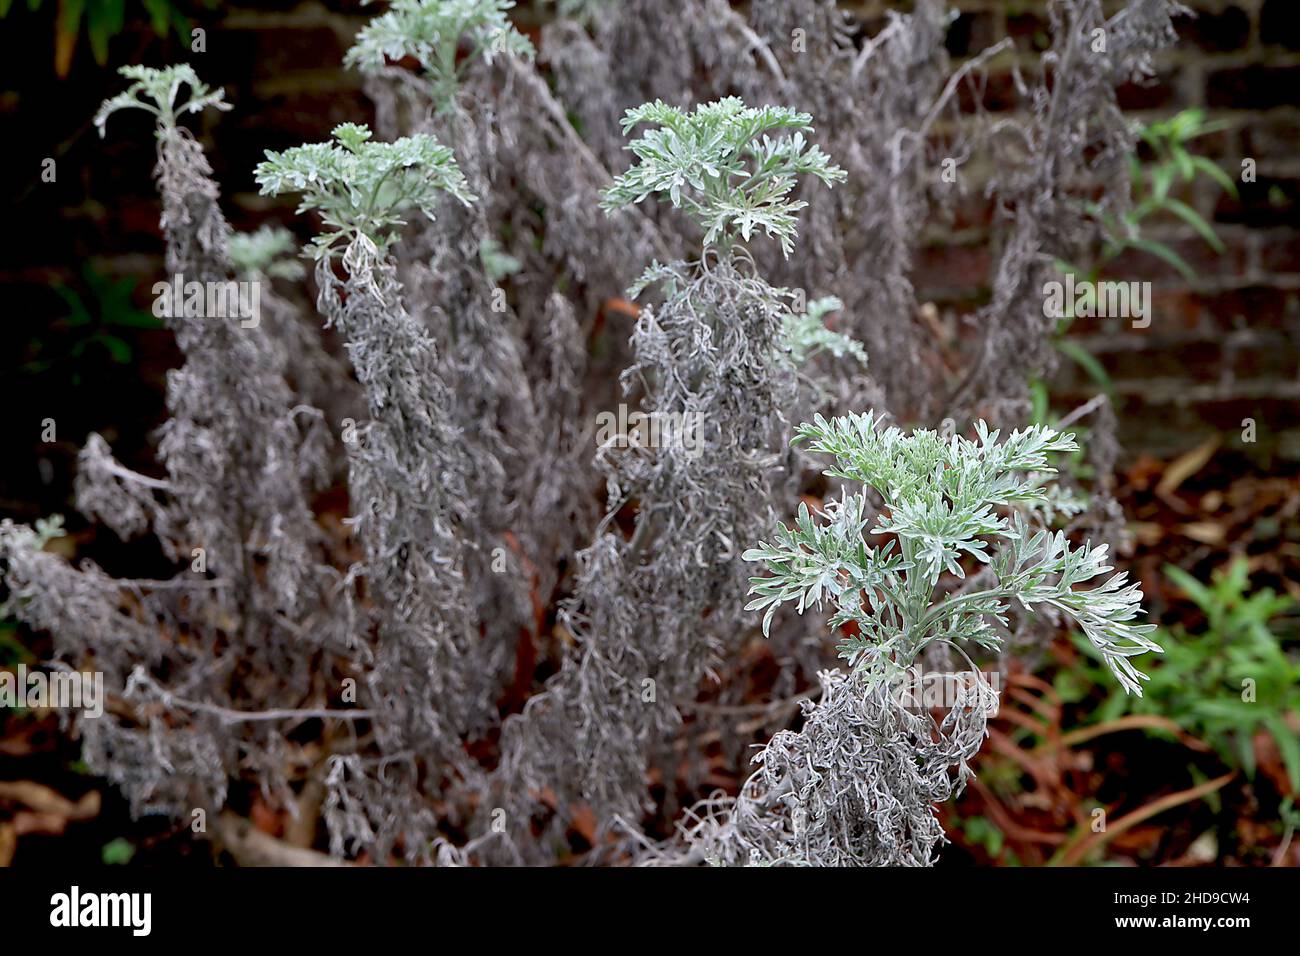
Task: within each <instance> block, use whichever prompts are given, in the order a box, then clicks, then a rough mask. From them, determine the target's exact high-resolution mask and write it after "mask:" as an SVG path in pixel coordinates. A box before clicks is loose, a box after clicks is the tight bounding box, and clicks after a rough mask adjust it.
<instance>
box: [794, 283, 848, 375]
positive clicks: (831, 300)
mask: <svg viewBox="0 0 1300 956" xmlns="http://www.w3.org/2000/svg"><path fill="white" fill-rule="evenodd" d="M843 308H844V303H843V302H841V301H840V300H839V299H837V298H835V296H833V295H829V296H825V297H823V298H820V299H813V300H812V301H811V302H809V303H808V307H807V308H806V309H804V311H803V312H787V313H786V315H785V318H784V321H783V327H782V333H783V335H784V337H785V342H786V345H787V347H788V348H789V349H790V355H791V357H792V358H793V359H794V360H795V362H796V363H798V364H799V365H802V364H804V363H805V362H807V361H808V360H809V359H811V358H813V357H814V356H816V355H819V354H820V353H822V352H829V353H830V354H831V355H833V356H835V357H836V358H843V357H844V356H846V355H847V356H850V357H852V358H853V359H855V360H856V361H857V362H858V363H859V364H860V365H862V366H863V367H866V366H867V364H868V362H867V350H866V349H864V348H863V347H862V344H861V343H860V342H858V341H857V340H856V339H852V338H849V336H847V335H844V334H842V333H840V332H836V331H834V330H832V329H830V328H828V327H827V325H826V319H825V317H826V316H827V315H828V314H829V313H832V312H839V311H841V310H842V309H843Z"/></svg>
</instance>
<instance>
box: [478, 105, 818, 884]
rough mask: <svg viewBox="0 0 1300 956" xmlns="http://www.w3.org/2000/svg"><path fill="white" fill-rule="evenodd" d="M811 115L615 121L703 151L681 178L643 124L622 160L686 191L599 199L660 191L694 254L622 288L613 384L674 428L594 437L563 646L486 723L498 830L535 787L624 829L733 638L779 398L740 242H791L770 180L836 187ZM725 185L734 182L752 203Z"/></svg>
mask: <svg viewBox="0 0 1300 956" xmlns="http://www.w3.org/2000/svg"><path fill="white" fill-rule="evenodd" d="M809 119H810V118H809V117H807V116H804V115H802V114H798V113H795V112H794V111H791V110H787V109H762V110H749V109H747V108H746V107H745V106H744V104H743V103H741V102H739V101H736V100H728V101H725V102H721V103H715V104H709V105H706V106H702V107H700V108H699V109H698V110H696V111H695V112H693V113H691V114H686V113H683V112H681V111H677V110H672V109H670V108H668V107H665V106H663V105H662V104H658V105H651V106H648V107H646V108H644V109H642V110H639V111H635V112H634V113H630V114H629V117H628V120H629V127H630V126H631V125H635V124H636V123H639V122H645V121H648V122H653V123H663V124H665V126H664V128H665V129H670V130H672V131H673V133H675V134H676V135H677V136H679V137H680V138H681V139H680V144H682V145H683V148H684V144H686V143H689V144H691V145H692V146H694V147H697V148H699V149H701V150H707V149H711V150H712V152H710V153H709V156H710V157H711V158H712V160H713V162H714V163H715V170H714V172H713V176H714V177H715V178H713V179H710V180H707V181H703V182H700V183H698V184H693V183H690V178H691V177H693V175H694V174H693V173H692V172H690V171H689V169H688V164H689V162H690V160H689V158H688V157H686V156H685V155H684V154H683V153H682V152H680V151H678V150H677V147H676V146H674V145H673V144H671V143H667V142H665V138H664V137H663V136H660V135H657V131H651V132H650V133H648V134H647V135H646V136H645V137H644V138H643V139H641V140H638V141H636V142H635V143H634V144H633V147H632V148H633V151H634V152H635V153H636V154H637V155H638V156H640V157H642V158H643V162H646V163H654V162H656V159H655V158H654V157H655V156H657V155H670V154H673V155H677V156H678V157H679V159H680V161H681V163H682V168H683V170H687V171H686V172H684V173H683V182H684V183H685V184H686V185H688V186H690V187H691V188H692V189H694V190H696V191H695V192H694V193H691V192H690V190H688V189H684V188H680V187H681V185H682V184H678V183H677V182H676V180H675V178H674V176H673V174H672V173H671V172H669V173H668V174H667V175H665V176H663V177H655V176H653V175H651V174H648V173H647V172H646V171H645V170H641V169H638V168H635V167H634V169H633V170H631V171H629V172H628V173H627V174H625V176H624V177H621V178H620V179H619V180H617V181H616V182H615V183H614V185H613V186H611V188H610V189H609V190H608V192H607V194H606V196H607V206H608V207H610V208H611V209H612V208H613V207H615V206H616V205H617V204H618V203H620V202H636V201H638V200H639V199H643V198H647V197H648V196H649V195H651V194H653V193H658V192H663V193H664V194H665V196H664V198H665V199H666V200H667V201H669V202H673V203H682V204H687V203H689V204H690V209H691V211H692V213H694V214H695V215H696V216H697V217H698V220H699V221H700V223H701V225H703V226H704V227H705V230H706V234H707V236H708V239H707V240H706V242H708V243H710V244H709V245H706V247H705V248H704V249H703V250H702V254H701V257H700V258H699V259H698V260H697V261H695V262H689V263H688V262H674V263H670V264H667V265H660V264H657V263H656V264H654V265H652V266H651V267H650V268H649V269H648V270H647V271H646V273H645V274H644V275H643V277H642V279H641V280H640V281H638V283H637V284H636V285H635V286H634V288H633V290H631V292H630V294H631V295H633V296H638V295H639V294H640V293H641V292H643V291H644V290H645V289H646V288H648V287H649V286H651V285H654V286H655V287H657V288H658V289H659V290H660V295H661V302H660V304H658V305H657V306H650V305H647V306H645V307H644V308H643V309H642V311H641V314H640V317H639V319H638V321H637V325H636V329H635V331H634V333H633V337H632V350H633V354H634V362H633V364H632V366H631V367H630V368H628V369H627V371H626V372H625V373H624V375H623V384H624V388H625V390H626V392H627V394H628V396H629V397H636V396H638V395H639V397H640V407H641V409H642V411H643V412H644V413H646V414H648V415H650V416H651V417H652V419H653V420H655V421H658V422H673V423H677V429H676V431H675V432H673V431H670V432H667V433H666V437H663V438H661V441H660V442H659V444H658V445H657V446H656V445H653V444H647V443H646V442H645V441H629V440H626V438H625V437H624V436H618V435H611V436H606V438H605V444H604V445H603V447H602V448H601V452H600V459H599V460H600V465H601V467H602V470H603V471H604V472H605V474H606V483H607V493H608V505H609V513H608V516H607V518H606V520H605V522H604V523H603V524H602V528H601V530H600V532H599V534H598V536H597V539H596V541H595V542H594V543H593V544H592V545H591V546H590V547H589V548H588V549H586V550H585V551H583V552H582V553H581V554H580V555H579V556H578V564H579V575H578V580H577V581H576V583H575V588H574V596H573V598H572V599H571V600H570V601H569V602H568V603H567V604H566V605H565V608H564V612H563V615H562V618H563V621H564V623H565V625H566V627H567V629H568V631H569V632H570V633H571V634H572V635H573V636H574V638H575V639H576V640H577V645H578V646H577V648H576V650H575V651H574V652H573V653H572V654H570V655H569V656H568V657H567V659H566V660H565V661H564V662H563V666H562V668H561V670H560V672H559V674H557V675H556V676H555V677H554V678H552V679H551V680H550V681H549V682H548V683H547V685H546V688H545V689H544V691H543V692H542V693H540V694H538V695H535V696H534V697H533V698H532V699H531V700H529V701H528V703H527V705H526V707H525V709H524V712H523V714H521V715H520V716H518V717H516V718H512V719H510V720H508V721H507V722H506V724H505V726H504V727H503V730H502V739H501V762H500V766H499V769H498V771H497V773H496V774H495V777H494V780H493V790H492V794H493V799H492V800H491V801H489V802H490V804H491V805H493V806H505V807H507V808H508V812H507V819H508V820H511V821H521V822H524V823H526V822H527V821H529V820H531V819H532V818H533V816H534V815H535V813H534V809H532V808H533V807H535V801H536V797H535V796H533V795H534V794H536V793H537V792H542V791H544V792H548V793H550V794H552V795H553V797H554V806H555V808H556V809H557V810H559V811H560V814H561V815H563V814H564V813H565V812H566V811H567V808H568V807H569V806H571V805H573V804H574V803H577V802H578V801H584V802H586V803H588V804H589V805H590V806H591V807H592V809H593V810H594V811H595V813H596V815H597V818H598V820H599V821H600V826H601V829H602V831H603V830H605V829H606V828H608V827H609V826H610V825H611V824H612V823H614V822H615V821H618V820H621V821H622V822H623V823H624V824H626V825H629V826H632V827H635V826H636V825H637V823H638V821H639V820H640V817H641V815H642V813H643V812H644V811H645V810H646V809H647V807H648V804H647V790H646V773H647V770H648V768H649V767H650V766H651V765H652V764H659V765H663V766H667V767H669V768H671V761H670V760H669V754H670V753H671V751H670V749H669V746H668V745H669V744H670V742H671V739H672V737H673V735H674V734H675V733H676V731H677V730H678V728H679V725H680V722H681V714H680V711H679V706H682V705H689V704H690V702H692V701H693V700H694V698H695V697H696V694H697V693H698V690H699V686H700V683H701V681H702V680H704V679H705V678H706V677H707V676H708V675H709V674H710V673H711V671H712V669H713V668H714V667H715V666H716V665H717V664H718V663H719V662H721V661H722V660H723V659H725V657H727V656H728V654H729V652H730V651H731V650H733V647H734V643H735V641H736V639H737V636H738V635H739V634H740V633H742V629H741V628H740V627H739V626H738V625H739V623H740V619H741V614H742V605H743V596H742V595H743V591H744V583H743V580H742V578H741V568H740V565H739V564H738V562H736V561H735V556H736V548H737V546H738V543H739V542H741V541H743V540H745V539H746V536H747V535H750V534H752V533H754V532H755V531H757V530H758V529H759V528H761V527H762V526H763V525H764V524H765V523H767V522H768V521H769V520H770V518H771V515H773V514H774V513H775V512H774V510H773V501H774V498H775V497H777V489H778V488H780V487H781V483H780V481H779V472H780V470H781V468H780V466H781V464H782V455H781V454H780V451H779V450H778V449H779V445H780V433H781V430H782V409H783V408H784V407H785V406H786V404H787V403H788V402H789V401H790V400H791V398H792V396H793V393H794V388H795V382H794V370H793V367H792V365H791V363H790V360H789V356H788V351H787V349H786V348H785V347H784V341H783V338H782V330H783V316H784V315H785V313H786V312H787V311H788V309H789V305H790V302H789V299H790V293H789V292H788V291H787V290H783V289H776V288H773V287H772V286H770V285H768V284H767V283H766V282H765V281H764V280H763V279H762V278H761V276H759V275H758V274H757V273H756V270H755V268H754V265H753V259H752V257H751V256H750V254H749V252H748V251H747V249H746V247H745V245H744V242H745V241H746V240H747V239H749V238H750V237H751V235H752V233H753V228H752V226H753V224H754V221H755V219H754V216H756V215H761V216H763V217H765V218H763V224H764V226H765V228H768V229H770V232H771V234H772V235H773V237H774V238H776V239H778V241H781V242H789V243H791V244H792V242H793V230H794V224H793V220H792V219H791V218H788V216H790V215H792V213H793V210H790V209H789V208H788V207H787V206H785V205H784V202H785V200H784V198H783V197H784V196H785V195H786V194H787V193H788V191H789V190H788V188H787V185H788V182H789V181H790V180H792V179H793V178H794V177H795V176H796V175H797V174H799V173H802V172H811V173H812V174H813V175H815V176H817V177H819V178H821V179H823V180H824V181H826V182H834V181H836V180H837V179H838V177H839V174H838V170H837V169H836V168H835V167H833V166H831V165H830V163H829V162H828V161H827V160H826V158H825V156H824V155H822V154H821V153H820V151H819V150H817V149H816V148H815V147H813V148H806V143H805V142H804V140H803V139H802V136H801V135H799V134H800V132H801V131H802V130H804V129H807V128H809ZM790 129H793V130H794V133H791V134H786V135H783V134H785V133H786V131H787V130H790ZM760 137H761V138H760ZM652 143H653V144H654V145H651V144H652ZM658 148H662V149H663V150H664V152H663V153H656V149H658ZM746 159H748V160H749V161H751V162H752V163H753V166H750V167H748V168H746V167H745V166H744V165H743V164H744V161H745V160H746ZM732 179H740V180H744V179H748V180H749V181H750V183H749V185H750V186H751V187H752V191H751V190H748V189H747V188H740V187H739V186H738V185H737V184H730V180H732ZM729 184H730V188H729ZM715 242H716V244H713V243H715ZM629 506H631V507H635V510H636V517H635V521H634V530H633V531H632V534H631V537H630V539H627V538H624V536H623V535H622V534H620V533H617V532H616V531H612V530H608V527H607V526H608V525H609V524H610V523H611V522H612V521H613V520H614V518H615V516H616V515H617V513H618V512H619V511H620V510H622V509H623V508H625V507H629ZM519 826H520V824H519V823H516V824H515V828H514V829H513V830H512V831H510V832H509V833H508V834H507V837H508V839H507V840H506V841H503V842H504V843H505V844H506V845H505V847H503V848H501V850H502V852H503V855H507V856H508V855H511V854H513V855H515V856H516V858H527V853H528V849H527V848H528V845H529V844H530V843H531V841H529V840H527V839H526V834H524V833H520V832H519Z"/></svg>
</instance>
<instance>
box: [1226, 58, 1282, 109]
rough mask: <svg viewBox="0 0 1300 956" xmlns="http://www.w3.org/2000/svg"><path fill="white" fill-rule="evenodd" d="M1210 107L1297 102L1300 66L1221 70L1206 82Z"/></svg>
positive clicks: (1263, 106) (1260, 106)
mask: <svg viewBox="0 0 1300 956" xmlns="http://www.w3.org/2000/svg"><path fill="white" fill-rule="evenodd" d="M1205 103H1206V105H1207V106H1210V107H1212V108H1219V107H1235V108H1237V109H1260V110H1264V109H1273V108H1274V107H1278V106H1291V105H1296V104H1300V67H1295V66H1286V67H1277V66H1259V65H1256V66H1246V67H1241V68H1239V69H1232V70H1220V71H1219V72H1218V73H1213V74H1211V75H1210V77H1209V79H1208V80H1207V81H1206V84H1205Z"/></svg>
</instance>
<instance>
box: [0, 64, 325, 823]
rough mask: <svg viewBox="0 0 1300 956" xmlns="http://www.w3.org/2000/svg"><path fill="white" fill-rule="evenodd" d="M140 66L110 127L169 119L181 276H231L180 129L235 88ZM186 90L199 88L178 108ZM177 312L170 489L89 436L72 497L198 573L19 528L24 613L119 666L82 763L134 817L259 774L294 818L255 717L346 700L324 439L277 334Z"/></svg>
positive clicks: (165, 432) (169, 261)
mask: <svg viewBox="0 0 1300 956" xmlns="http://www.w3.org/2000/svg"><path fill="white" fill-rule="evenodd" d="M124 72H125V73H126V74H127V75H128V76H129V77H131V78H132V79H134V80H136V83H135V85H133V86H132V88H131V90H129V91H128V92H127V93H125V94H123V95H122V96H119V97H117V98H115V99H114V100H112V101H110V102H109V103H107V104H105V108H104V109H103V110H102V111H101V113H100V116H99V117H98V118H97V124H98V125H100V127H101V129H102V127H103V122H104V120H105V119H107V117H108V115H109V114H111V113H113V112H115V111H116V110H118V109H123V108H127V107H143V108H144V109H146V110H149V111H151V112H153V113H155V114H156V115H157V116H158V124H157V130H156V134H157V154H158V163H157V166H156V168H155V177H156V179H157V182H158V188H159V192H160V194H161V197H162V207H163V212H162V228H163V233H164V236H165V238H166V242H167V247H166V265H167V270H168V273H169V277H171V276H180V277H181V280H182V281H183V282H190V281H198V282H225V281H227V280H229V279H231V278H232V272H231V262H230V258H229V254H228V242H229V239H230V228H229V226H228V225H227V223H226V220H225V218H224V217H223V215H222V214H221V211H220V208H219V206H218V196H219V192H218V188H217V186H216V184H215V183H214V182H213V181H212V179H211V168H210V167H209V165H208V163H207V160H206V158H205V157H204V155H203V150H202V148H201V147H200V146H199V144H198V142H197V141H196V140H195V139H194V138H193V136H192V135H191V134H190V132H189V131H188V130H187V129H186V128H184V127H182V126H179V125H177V123H176V120H175V117H176V114H177V112H178V108H179V111H180V112H195V111H197V110H198V109H201V108H202V107H204V106H217V107H222V106H224V104H223V103H222V100H221V92H220V91H219V90H218V91H215V92H210V91H208V90H207V88H206V87H204V86H203V85H202V84H201V83H199V82H198V80H197V78H196V77H195V76H194V74H193V71H191V70H189V69H188V68H187V67H178V68H171V69H169V70H164V71H153V70H144V69H138V70H127V71H124ZM184 85H188V86H189V87H190V91H191V96H190V98H189V100H188V101H186V102H182V103H177V101H176V100H177V96H178V94H179V92H180V89H181V87H182V86H184ZM171 311H172V314H171V315H170V316H169V318H168V325H169V328H170V329H171V330H172V331H173V333H174V334H175V336H176V341H177V343H178V345H179V346H180V348H181V351H182V353H183V355H184V358H185V361H184V364H183V365H182V366H181V368H179V369H177V370H174V371H173V372H171V373H170V374H169V375H168V383H167V407H168V411H169V414H170V417H169V419H168V421H167V422H166V424H165V425H164V426H163V428H162V430H161V434H160V442H159V449H158V457H159V460H160V461H161V463H162V464H163V466H164V467H165V469H166V477H165V478H152V477H148V476H145V475H141V474H138V473H135V472H133V471H130V470H129V469H127V468H125V467H123V466H122V465H121V464H119V463H118V462H116V461H115V460H114V458H113V457H112V454H111V452H110V450H109V448H108V446H107V443H106V442H104V440H103V439H102V438H100V437H99V436H98V435H91V436H90V438H89V439H88V441H87V444H86V447H85V449H84V451H83V453H82V455H81V465H82V470H81V473H80V474H79V476H78V478H77V482H76V491H77V498H78V503H79V506H80V507H81V509H82V510H83V511H84V512H85V513H86V514H87V515H88V516H89V517H91V518H99V519H101V520H103V521H104V522H105V523H107V524H108V525H110V526H111V527H112V528H113V529H114V530H115V531H117V532H118V533H119V534H121V535H123V536H134V535H140V534H143V533H145V532H152V534H153V535H154V536H155V537H156V538H157V540H158V542H159V543H160V545H161V547H162V549H163V552H164V553H165V554H166V556H167V557H169V558H170V559H172V560H174V561H177V562H184V563H185V564H187V565H190V567H188V568H185V569H184V570H181V571H179V572H178V573H177V575H176V576H175V577H174V578H172V579H170V580H165V581H134V580H127V579H115V578H112V577H110V576H108V575H106V574H105V573H104V572H103V571H101V570H100V569H99V568H97V567H94V566H93V565H90V564H86V565H83V566H82V567H81V568H80V569H74V568H72V567H69V566H68V565H67V564H66V563H65V562H63V561H62V560H60V559H58V558H56V557H55V556H54V555H52V554H49V553H46V552H43V551H40V550H39V549H38V545H39V544H40V543H41V542H40V541H39V540H38V539H34V538H32V537H31V536H30V534H25V533H24V531H23V529H21V528H18V527H15V526H12V525H10V526H9V527H8V528H7V529H6V530H5V532H4V533H3V535H4V537H5V542H4V545H3V550H4V551H5V558H6V563H7V571H6V575H5V580H6V584H7V585H8V587H9V589H10V591H11V594H12V600H11V602H10V606H11V608H12V610H13V612H14V613H15V614H16V615H17V616H18V617H19V618H20V619H21V620H23V621H25V622H26V623H28V624H29V625H30V626H32V627H34V628H38V629H41V630H48V631H50V632H51V633H52V634H53V635H54V637H55V647H56V653H57V656H58V658H59V659H60V660H62V661H66V662H68V663H70V664H71V665H72V666H76V667H93V668H94V669H95V670H98V671H102V672H103V673H104V675H105V685H106V688H107V690H108V693H109V694H110V695H112V696H114V697H116V698H117V699H119V700H120V702H121V703H120V706H117V707H113V708H111V709H110V711H109V712H108V713H106V714H105V715H104V716H103V717H100V718H98V719H95V720H82V721H80V722H79V731H80V733H81V736H82V739H83V741H84V754H85V759H86V762H87V764H88V765H89V766H90V767H91V769H92V770H93V771H94V772H97V773H102V774H104V775H105V776H107V777H108V778H109V779H110V780H112V781H114V782H115V783H117V784H118V785H119V786H121V787H122V789H123V791H124V793H125V794H126V796H127V797H128V799H129V800H130V802H131V805H132V808H133V809H134V810H135V811H136V812H137V813H140V812H153V811H161V812H165V813H168V814H171V815H173V816H175V817H178V818H180V817H188V815H189V813H190V811H191V809H193V808H208V809H210V810H215V809H217V808H219V807H220V806H221V804H222V803H223V802H224V800H225V797H226V792H227V786H228V781H229V780H231V779H235V778H240V777H242V776H243V775H244V774H245V773H248V772H249V771H250V768H253V767H256V768H257V772H256V774H255V776H256V779H257V780H258V782H259V784H260V785H261V787H262V788H263V790H264V792H265V793H267V794H268V796H269V798H270V799H272V800H273V801H275V802H278V803H281V804H282V805H288V806H293V805H294V802H295V800H296V795H295V791H294V786H293V782H292V781H291V779H290V774H291V767H290V766H289V765H288V764H287V763H286V761H285V760H283V759H281V752H282V750H283V748H284V746H285V745H284V741H283V738H282V736H281V735H282V733H283V729H284V723H283V722H280V723H279V725H278V726H276V725H274V722H265V721H263V720H261V719H260V717H259V716H252V715H262V714H264V713H265V711H266V709H267V708H270V709H273V710H274V709H281V710H284V711H286V712H294V713H296V712H297V711H298V710H300V709H303V708H315V709H319V708H320V705H321V704H322V703H323V702H324V701H325V700H326V699H327V697H328V695H329V693H330V691H329V688H328V687H327V686H325V685H323V684H322V682H321V677H322V672H323V671H324V670H326V669H328V668H329V667H330V666H333V663H334V662H336V661H338V660H339V658H338V657H337V655H338V653H339V652H340V650H341V648H342V643H341V639H340V635H339V634H338V632H337V629H336V628H335V627H334V626H332V624H331V621H330V614H329V610H328V603H329V602H328V595H329V592H330V590H331V588H332V587H333V586H334V583H335V581H336V579H337V575H336V574H335V573H334V572H332V571H331V570H330V568H329V567H328V564H327V563H326V559H327V556H326V554H325V549H324V545H323V541H322V539H321V535H320V533H319V530H318V528H317V526H316V524H315V520H314V517H313V515H312V512H311V509H310V507H309V506H308V497H309V495H310V493H311V491H312V489H313V488H314V487H315V486H316V484H317V483H318V481H319V480H320V478H321V477H322V474H323V471H324V468H325V452H326V442H327V433H326V432H325V431H324V429H323V428H322V426H321V421H320V413H319V412H318V411H316V410H315V409H313V408H311V407H309V406H305V405H302V404H299V403H298V401H297V399H296V397H295V395H294V394H293V392H292V390H291V389H290V388H289V387H288V385H287V384H286V382H285V380H284V378H283V374H282V373H283V353H282V352H281V351H280V350H278V349H277V348H276V347H274V345H273V344H272V343H271V342H270V341H269V340H268V339H267V337H266V332H265V330H264V329H262V328H260V327H248V328H245V327H242V326H241V325H240V322H239V318H238V317H237V316H231V317H216V316H205V315H200V314H191V313H189V312H186V311H185V310H182V309H180V308H173V309H172V310H171ZM250 423H256V426H255V427H250ZM196 555H197V556H198V557H197V558H196ZM192 559H193V560H194V562H195V563H193V564H191V561H192ZM199 561H201V562H202V563H201V564H200V563H198V562H199ZM196 568H197V569H198V570H195V569H196ZM204 569H206V570H204Z"/></svg>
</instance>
